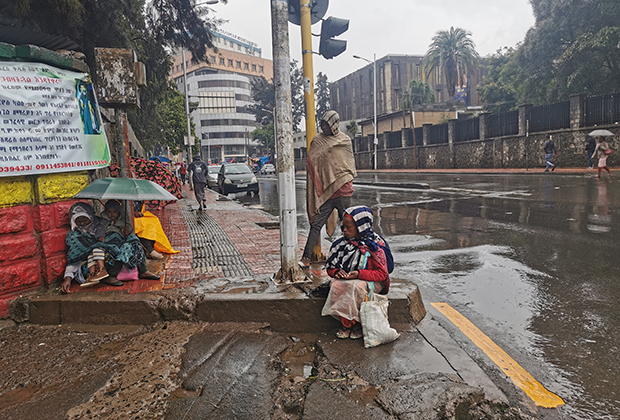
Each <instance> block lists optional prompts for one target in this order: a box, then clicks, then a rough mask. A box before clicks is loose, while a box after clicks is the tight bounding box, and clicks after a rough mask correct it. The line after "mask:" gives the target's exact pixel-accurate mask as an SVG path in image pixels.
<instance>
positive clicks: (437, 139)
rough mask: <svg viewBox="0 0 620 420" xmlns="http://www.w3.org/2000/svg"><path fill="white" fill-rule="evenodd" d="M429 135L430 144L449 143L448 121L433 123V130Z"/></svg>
mask: <svg viewBox="0 0 620 420" xmlns="http://www.w3.org/2000/svg"><path fill="white" fill-rule="evenodd" d="M428 137H429V138H428V144H441V143H447V142H448V123H445V124H435V125H431V130H430V133H429V136H428Z"/></svg>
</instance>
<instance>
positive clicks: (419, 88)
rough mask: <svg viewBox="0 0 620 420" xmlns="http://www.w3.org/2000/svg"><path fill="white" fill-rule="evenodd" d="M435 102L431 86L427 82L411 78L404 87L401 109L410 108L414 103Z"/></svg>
mask: <svg viewBox="0 0 620 420" xmlns="http://www.w3.org/2000/svg"><path fill="white" fill-rule="evenodd" d="M432 102H435V94H434V93H433V88H431V86H430V85H429V84H428V83H425V82H421V81H417V80H412V81H410V82H409V86H408V87H406V88H405V91H404V98H403V109H411V108H412V107H413V106H414V105H423V104H428V103H432Z"/></svg>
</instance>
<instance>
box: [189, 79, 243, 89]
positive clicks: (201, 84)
mask: <svg viewBox="0 0 620 420" xmlns="http://www.w3.org/2000/svg"><path fill="white" fill-rule="evenodd" d="M213 87H229V88H240V89H245V90H250V89H251V86H250V84H249V83H247V82H241V81H238V80H200V81H198V89H204V88H213Z"/></svg>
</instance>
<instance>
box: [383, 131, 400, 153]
mask: <svg viewBox="0 0 620 420" xmlns="http://www.w3.org/2000/svg"><path fill="white" fill-rule="evenodd" d="M402 145H403V143H402V134H401V132H400V131H391V132H390V133H389V137H388V139H387V144H386V149H396V148H398V147H402Z"/></svg>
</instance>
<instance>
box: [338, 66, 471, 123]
mask: <svg viewBox="0 0 620 420" xmlns="http://www.w3.org/2000/svg"><path fill="white" fill-rule="evenodd" d="M423 60H424V56H422V55H387V56H385V57H383V58H380V59H378V60H377V115H382V114H390V113H393V112H396V111H401V110H402V106H403V93H404V92H405V90H406V89H407V87H408V86H409V82H410V81H412V80H417V81H423V82H426V83H428V84H429V85H430V86H431V87H432V89H433V93H434V94H435V101H436V102H448V101H451V100H452V99H453V98H449V97H448V89H447V87H446V84H445V81H444V76H443V74H442V73H441V71H440V70H439V68H436V69H435V70H434V71H433V72H432V73H431V74H430V75H428V77H426V75H425V74H424V66H423ZM373 67H374V66H373V65H372V64H368V65H366V66H365V67H363V68H361V69H359V70H357V71H355V72H353V73H351V74H349V75H347V76H345V77H343V78H342V79H339V80H336V81H335V82H333V83H332V84H331V85H330V92H331V107H332V109H335V110H336V111H338V113H339V114H340V119H341V120H342V121H349V120H352V119H354V120H359V119H364V118H370V117H372V116H373V113H374V111H373V106H374V90H373V89H374V86H373V83H374V81H373V77H374V75H373ZM467 76H468V78H467V86H466V87H463V88H466V92H467V102H468V105H472V106H476V105H480V98H479V97H478V93H477V91H476V86H477V85H478V84H479V83H480V81H481V79H482V76H481V71H480V70H476V71H474V72H473V73H471V74H468V75H467ZM459 93H460V95H461V96H462V92H459Z"/></svg>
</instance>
